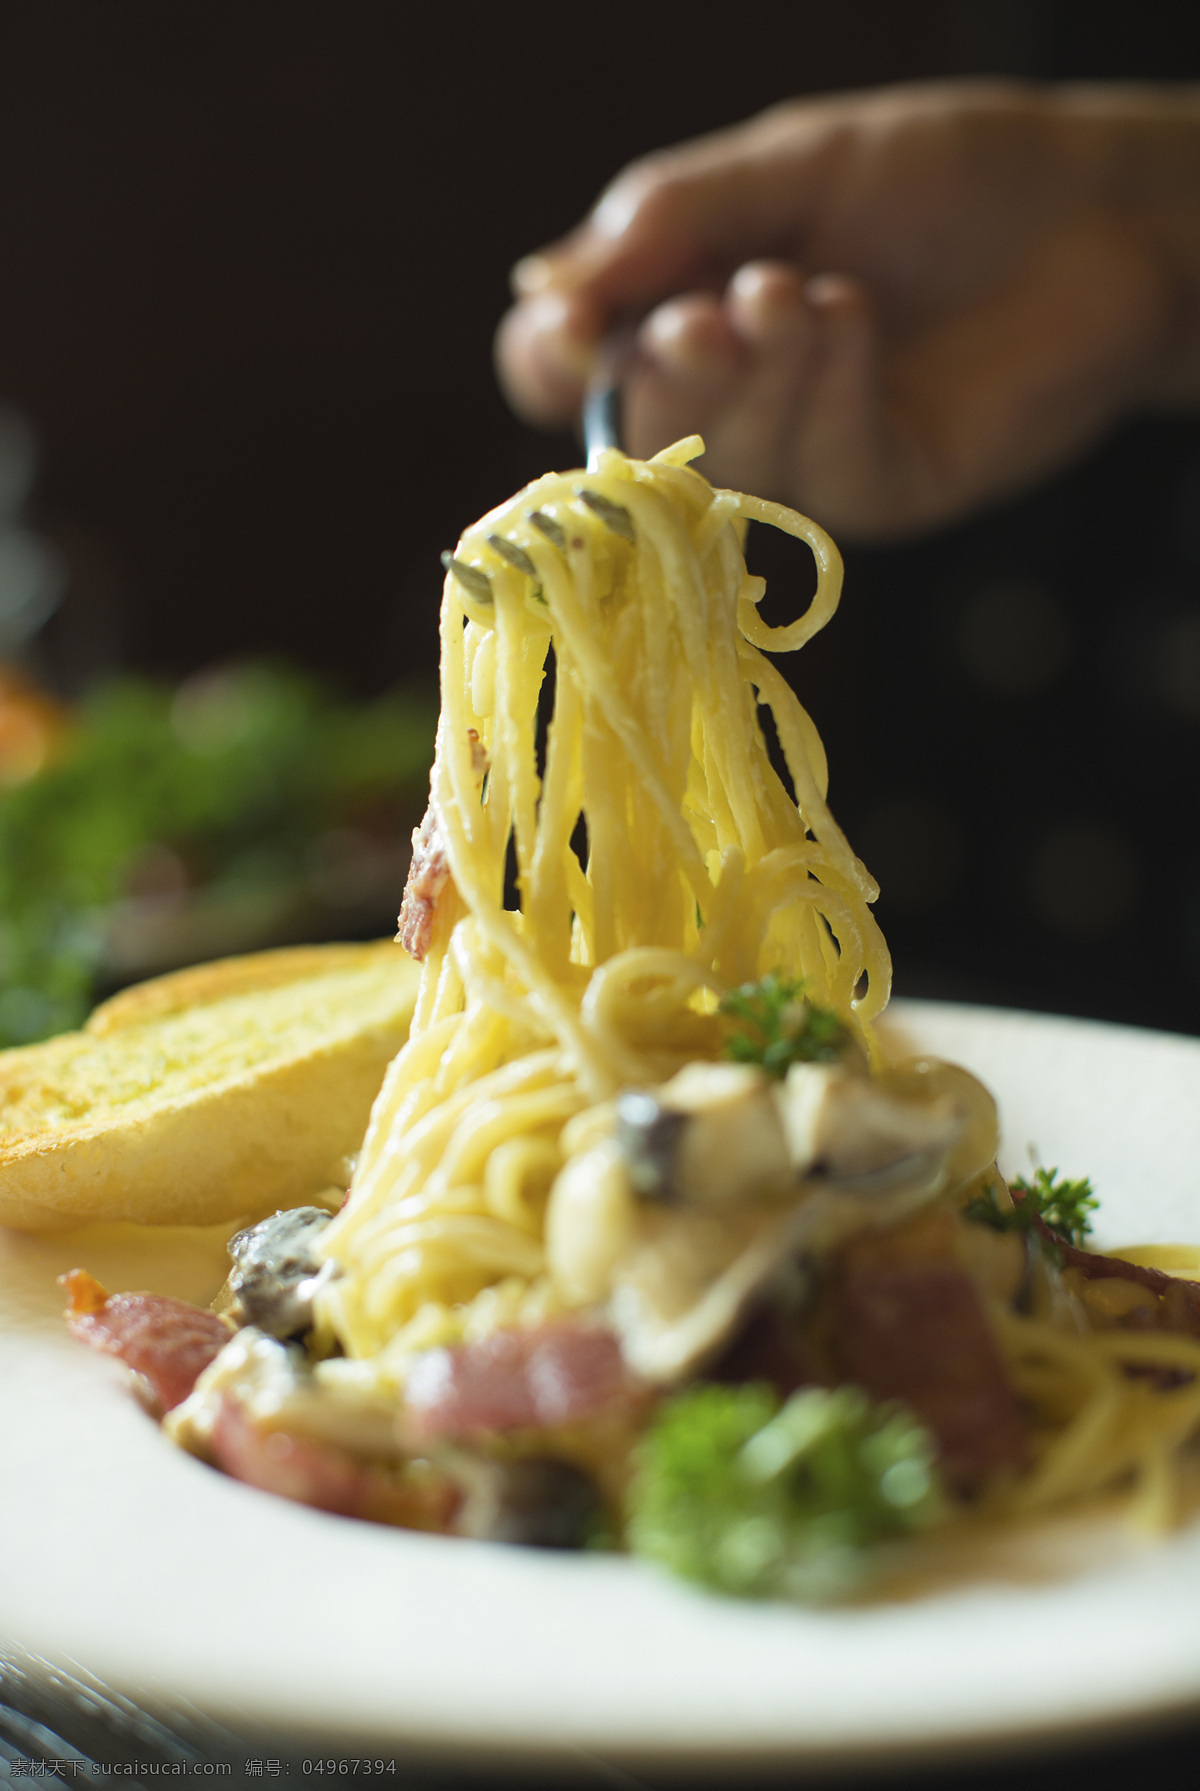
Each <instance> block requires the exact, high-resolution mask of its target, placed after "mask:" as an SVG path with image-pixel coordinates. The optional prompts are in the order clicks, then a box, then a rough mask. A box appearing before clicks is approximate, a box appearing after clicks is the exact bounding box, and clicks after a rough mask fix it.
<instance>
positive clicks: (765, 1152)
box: [547, 1060, 995, 1385]
mask: <svg viewBox="0 0 1200 1791" xmlns="http://www.w3.org/2000/svg"><path fill="white" fill-rule="evenodd" d="M960 1079H961V1086H960ZM989 1115H990V1119H989ZM994 1151H995V1123H994V1107H993V1106H992V1104H991V1100H990V1097H989V1096H988V1095H987V1094H986V1091H984V1090H983V1089H982V1088H981V1087H980V1085H979V1084H978V1083H977V1082H975V1080H974V1078H973V1077H970V1076H967V1075H966V1073H965V1072H962V1071H952V1070H951V1067H950V1066H941V1065H935V1064H933V1063H931V1062H929V1061H928V1060H923V1061H922V1062H920V1063H919V1064H918V1065H916V1066H915V1067H914V1066H909V1067H907V1068H905V1069H903V1070H900V1071H889V1072H885V1074H884V1075H883V1076H870V1075H867V1074H864V1073H860V1072H858V1071H856V1069H855V1068H854V1067H852V1066H851V1065H848V1064H846V1063H844V1062H843V1063H834V1064H819V1063H818V1064H796V1065H793V1066H792V1068H791V1069H790V1070H789V1072H788V1075H787V1077H786V1079H785V1080H784V1081H783V1082H782V1083H779V1082H772V1081H771V1080H770V1079H769V1078H768V1077H766V1076H765V1075H764V1074H763V1073H762V1072H760V1071H759V1070H757V1069H755V1068H753V1067H752V1066H746V1065H733V1064H700V1063H697V1064H689V1065H688V1066H687V1067H686V1068H685V1069H684V1070H682V1071H681V1072H680V1073H679V1075H677V1076H676V1077H674V1078H673V1079H672V1081H671V1082H668V1083H666V1084H664V1085H663V1086H662V1087H661V1088H658V1089H654V1090H646V1091H643V1090H638V1091H635V1092H633V1093H630V1094H626V1095H624V1096H622V1097H621V1100H620V1101H619V1102H618V1105H617V1118H616V1123H615V1127H614V1132H613V1136H612V1138H611V1139H609V1140H606V1141H605V1142H604V1143H602V1144H600V1145H598V1146H595V1147H593V1149H592V1150H591V1151H589V1152H588V1153H587V1154H586V1156H583V1157H580V1158H576V1159H575V1160H574V1161H573V1162H571V1163H569V1164H568V1165H567V1166H566V1167H565V1168H564V1170H563V1171H562V1172H561V1174H560V1175H559V1178H558V1180H557V1181H556V1183H555V1186H554V1189H553V1190H552V1193H551V1200H550V1207H549V1210H548V1214H547V1258H548V1262H549V1266H550V1270H551V1274H552V1275H553V1277H554V1279H555V1282H556V1285H557V1286H558V1288H559V1291H560V1293H561V1294H562V1295H563V1297H564V1298H566V1299H567V1300H568V1301H569V1302H570V1303H572V1304H575V1305H592V1304H594V1305H601V1306H605V1307H606V1309H607V1313H608V1317H609V1322H610V1323H611V1324H612V1326H613V1328H614V1329H615V1331H616V1332H617V1334H618V1336H619V1337H620V1339H621V1348H622V1352H623V1354H624V1355H625V1358H626V1360H627V1361H628V1363H629V1365H630V1367H631V1368H632V1369H634V1371H635V1372H636V1373H637V1374H639V1375H642V1376H644V1377H645V1378H646V1379H647V1380H650V1381H653V1382H655V1383H657V1384H660V1385H663V1384H670V1383H672V1382H674V1381H677V1380H680V1379H683V1378H685V1377H686V1376H687V1375H689V1374H691V1373H694V1372H695V1371H696V1369H697V1368H699V1367H701V1366H702V1365H703V1364H704V1362H705V1361H706V1360H708V1359H709V1358H710V1357H711V1356H713V1355H714V1354H716V1353H717V1351H719V1350H720V1348H721V1347H722V1345H723V1344H724V1343H726V1342H727V1341H728V1339H729V1338H730V1337H731V1336H732V1335H733V1333H734V1332H735V1331H736V1329H737V1326H738V1325H739V1323H740V1322H741V1319H742V1317H743V1315H744V1313H745V1312H746V1310H747V1308H748V1307H749V1306H750V1304H751V1303H752V1302H753V1301H754V1300H755V1299H756V1298H757V1297H758V1296H759V1295H760V1294H761V1292H762V1290H763V1288H764V1287H765V1285H766V1284H767V1283H768V1282H770V1281H771V1280H772V1279H773V1278H774V1277H775V1276H776V1275H778V1274H779V1273H780V1272H781V1270H782V1269H783V1268H784V1267H785V1266H787V1265H788V1264H795V1263H798V1262H800V1261H802V1260H804V1259H819V1258H820V1257H821V1256H822V1255H823V1254H824V1253H825V1252H827V1251H829V1250H832V1249H833V1248H835V1247H836V1246H837V1245H838V1244H839V1243H841V1242H842V1241H843V1240H844V1239H845V1238H846V1237H848V1236H850V1235H852V1234H853V1233H854V1232H856V1231H858V1230H860V1229H862V1228H863V1227H865V1226H879V1225H889V1224H893V1223H895V1222H896V1221H898V1220H899V1219H901V1218H903V1217H905V1216H906V1215H907V1214H908V1213H910V1212H912V1211H914V1210H915V1209H916V1208H918V1207H919V1206H921V1205H923V1204H924V1203H925V1202H927V1201H929V1200H932V1199H934V1198H935V1197H936V1196H937V1195H939V1194H941V1193H943V1192H944V1191H946V1190H947V1189H948V1188H950V1187H956V1186H958V1185H959V1184H960V1182H961V1181H962V1180H963V1179H964V1178H965V1177H966V1176H968V1175H971V1174H975V1173H977V1172H978V1169H979V1167H981V1165H982V1162H984V1161H988V1160H990V1157H991V1155H993V1154H994ZM981 1152H987V1153H988V1154H987V1155H986V1156H982V1157H981ZM977 1159H978V1160H977Z"/></svg>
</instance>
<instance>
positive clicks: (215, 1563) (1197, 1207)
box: [0, 1003, 1200, 1764]
mask: <svg viewBox="0 0 1200 1791" xmlns="http://www.w3.org/2000/svg"><path fill="white" fill-rule="evenodd" d="M895 1018H896V1021H897V1022H899V1023H900V1024H901V1025H902V1026H903V1027H904V1028H905V1030H906V1031H907V1032H908V1033H909V1034H910V1035H911V1036H912V1037H913V1038H914V1039H919V1041H920V1043H921V1044H922V1046H924V1047H927V1048H929V1049H931V1050H935V1051H938V1052H940V1053H942V1054H943V1055H945V1056H948V1057H953V1058H955V1059H957V1060H958V1061H960V1062H962V1063H965V1064H967V1065H969V1066H970V1067H971V1068H973V1069H974V1070H975V1071H976V1072H977V1073H979V1074H980V1075H981V1076H982V1077H983V1078H984V1079H985V1080H986V1081H987V1082H988V1083H989V1084H990V1085H991V1086H992V1087H993V1089H994V1090H995V1091H996V1092H997V1094H998V1096H999V1098H1000V1102H1001V1109H1002V1117H1003V1123H1004V1129H1005V1138H1006V1146H1005V1157H1004V1158H1003V1159H1002V1161H1005V1162H1006V1163H1007V1166H1008V1167H1010V1168H1012V1169H1016V1168H1020V1167H1023V1166H1025V1165H1026V1164H1027V1161H1028V1159H1027V1155H1026V1146H1027V1144H1028V1143H1033V1144H1035V1145H1036V1147H1037V1149H1038V1151H1039V1152H1040V1155H1041V1157H1042V1160H1043V1161H1044V1162H1046V1163H1047V1164H1058V1165H1059V1166H1061V1167H1062V1168H1063V1170H1064V1171H1067V1172H1070V1173H1072V1174H1082V1173H1090V1174H1091V1176H1092V1178H1093V1180H1094V1181H1095V1183H1096V1184H1097V1186H1098V1188H1099V1190H1100V1191H1101V1194H1102V1197H1103V1203H1104V1204H1103V1210H1102V1220H1103V1225H1102V1229H1101V1232H1100V1237H1099V1241H1100V1242H1101V1243H1102V1244H1104V1243H1108V1244H1117V1243H1121V1242H1125V1243H1132V1242H1135V1241H1146V1240H1151V1239H1173V1240H1181V1241H1192V1240H1194V1239H1197V1238H1200V1188H1198V1180H1200V1041H1192V1040H1188V1039H1181V1038H1174V1037H1167V1036H1164V1035H1158V1034H1153V1033H1145V1032H1137V1031H1133V1030H1128V1029H1125V1028H1118V1027H1107V1026H1096V1025H1089V1024H1084V1023H1081V1022H1075V1021H1068V1020H1057V1019H1046V1018H1039V1017H1036V1016H1030V1015H1025V1014H1015V1013H1001V1012H995V1011H987V1010H982V1009H977V1008H959V1007H953V1006H949V1005H940V1004H927V1003H911V1004H906V1005H900V1006H898V1009H897V1012H896V1016H895ZM184 1245H186V1249H184V1248H182V1246H184ZM221 1258H222V1251H221V1249H220V1245H219V1241H218V1240H214V1238H213V1237H212V1235H211V1234H191V1236H190V1237H189V1236H185V1237H184V1238H182V1239H181V1238H179V1237H178V1236H175V1235H169V1234H161V1233H160V1234H155V1235H154V1236H152V1237H151V1238H150V1240H149V1241H148V1242H147V1241H145V1240H144V1239H143V1240H140V1241H139V1240H138V1238H137V1237H136V1235H135V1233H134V1229H133V1228H129V1227H126V1228H122V1229H120V1230H109V1231H104V1232H102V1231H99V1230H97V1231H93V1232H92V1233H90V1234H79V1233H77V1234H75V1235H74V1236H72V1237H70V1238H65V1237H63V1236H61V1235H60V1236H58V1237H54V1238H28V1237H19V1236H16V1235H13V1234H3V1233H0V1315H2V1316H0V1436H2V1437H3V1438H4V1447H3V1457H2V1459H0V1634H2V1635H4V1636H5V1637H8V1638H11V1639H12V1640H13V1641H15V1642H16V1643H18V1644H20V1645H23V1646H24V1647H26V1648H28V1649H29V1650H31V1651H33V1652H36V1653H39V1654H41V1655H43V1656H48V1657H50V1658H52V1659H57V1660H65V1659H67V1658H71V1659H73V1660H75V1661H77V1662H81V1663H82V1664H83V1666H84V1667H86V1668H88V1669H90V1670H91V1672H92V1673H94V1674H96V1675H98V1676H100V1677H102V1678H103V1679H105V1680H107V1681H108V1682H109V1683H110V1684H114V1685H116V1686H119V1687H122V1688H124V1689H127V1690H131V1691H133V1692H134V1693H135V1695H138V1696H140V1697H142V1698H146V1699H150V1700H153V1699H155V1698H161V1699H168V1700H174V1699H175V1698H186V1699H187V1700H189V1701H190V1702H191V1703H192V1704H194V1705H199V1706H200V1707H202V1708H203V1709H206V1710H208V1711H209V1712H211V1713H212V1714H213V1715H214V1716H217V1717H220V1718H222V1719H224V1720H225V1721H227V1722H229V1723H231V1724H232V1725H233V1726H237V1725H238V1724H243V1725H245V1724H248V1723H254V1724H262V1725H265V1726H267V1727H269V1728H270V1729H271V1730H272V1731H274V1732H275V1733H284V1732H291V1733H294V1734H296V1735H298V1736H299V1735H302V1734H305V1733H307V1734H320V1735H322V1736H324V1737H325V1739H326V1740H327V1741H330V1740H332V1739H333V1738H335V1737H339V1736H340V1737H344V1738H345V1739H346V1742H347V1750H348V1751H349V1752H355V1751H357V1752H359V1753H361V1752H362V1751H363V1746H364V1744H365V1742H366V1740H367V1738H373V1739H375V1740H378V1741H380V1742H390V1743H391V1744H392V1745H393V1747H402V1746H405V1745H408V1746H419V1745H430V1746H434V1747H437V1748H442V1747H447V1748H452V1749H458V1750H463V1751H467V1750H470V1751H473V1750H476V1749H487V1750H490V1751H491V1752H492V1753H493V1754H494V1753H495V1752H501V1753H507V1752H511V1753H526V1752H533V1753H537V1754H542V1755H549V1756H554V1757H557V1758H558V1759H560V1760H561V1759H563V1758H570V1757H571V1755H572V1753H573V1751H574V1750H578V1749H586V1750H588V1751H590V1752H598V1753H602V1754H604V1755H606V1756H609V1757H619V1758H623V1759H625V1760H627V1761H636V1760H643V1761H647V1762H649V1761H652V1760H657V1761H661V1762H680V1761H683V1760H685V1759H688V1758H695V1757H697V1756H704V1757H705V1758H706V1759H708V1760H710V1761H711V1760H712V1759H714V1758H717V1757H724V1758H726V1759H728V1760H732V1761H738V1760H740V1761H742V1762H744V1763H747V1764H748V1763H749V1762H750V1761H752V1760H755V1761H764V1762H765V1761H767V1760H780V1759H783V1760H787V1761H789V1762H794V1763H796V1764H801V1763H817V1762H830V1761H831V1760H832V1761H837V1762H840V1763H845V1762H847V1761H849V1760H851V1759H853V1760H862V1759H864V1758H878V1757H880V1756H886V1757H887V1758H889V1759H892V1760H895V1759H897V1758H898V1757H911V1756H912V1755H913V1754H915V1753H917V1752H927V1751H929V1750H934V1749H941V1748H947V1747H950V1748H961V1747H963V1746H967V1747H971V1746H975V1745H984V1744H988V1743H992V1742H993V1741H994V1740H996V1739H997V1738H1000V1737H1005V1738H1011V1737H1013V1736H1017V1735H1020V1736H1026V1737H1033V1736H1042V1735H1050V1734H1054V1735H1056V1736H1059V1737H1061V1736H1064V1735H1068V1734H1072V1733H1076V1732H1080V1731H1085V1730H1086V1731H1089V1732H1094V1729H1095V1727H1096V1726H1097V1725H1100V1724H1105V1725H1107V1724H1112V1723H1117V1722H1124V1721H1130V1720H1134V1719H1139V1718H1145V1717H1150V1716H1154V1715H1157V1714H1159V1713H1161V1712H1166V1711H1172V1710H1181V1709H1187V1708H1189V1707H1192V1706H1193V1705H1197V1706H1200V1528H1193V1529H1191V1530H1189V1531H1187V1532H1185V1533H1184V1534H1181V1535H1179V1536H1177V1537H1175V1538H1174V1539H1172V1540H1170V1541H1169V1542H1167V1543H1165V1544H1162V1545H1158V1546H1155V1547H1153V1548H1147V1547H1143V1546H1139V1545H1137V1544H1135V1542H1134V1541H1133V1540H1132V1539H1131V1538H1129V1537H1128V1536H1121V1535H1118V1534H1117V1533H1115V1532H1111V1531H1109V1530H1104V1531H1100V1532H1097V1531H1096V1530H1095V1529H1094V1528H1093V1529H1092V1530H1087V1529H1080V1528H1079V1527H1078V1526H1072V1527H1071V1529H1070V1530H1067V1531H1064V1530H1062V1529H1060V1530H1059V1531H1058V1532H1057V1533H1055V1532H1048V1533H1047V1535H1046V1536H1043V1538H1042V1541H1041V1550H1040V1556H1039V1558H1038V1559H1037V1560H1035V1559H1034V1555H1035V1551H1034V1550H1032V1548H1031V1550H1030V1553H1029V1555H1028V1557H1027V1558H1026V1564H1027V1566H1028V1571H1027V1572H1026V1573H1024V1575H1022V1573H1021V1572H1020V1571H1016V1572H1014V1570H1013V1565H1012V1562H1011V1560H1009V1562H1008V1563H1007V1565H1004V1564H1003V1563H1002V1562H1000V1561H999V1560H994V1561H993V1562H992V1564H991V1566H990V1567H989V1568H987V1569H986V1570H985V1571H982V1573H980V1572H976V1574H975V1575H974V1577H969V1578H965V1579H962V1578H960V1579H959V1580H958V1581H957V1582H956V1581H954V1580H952V1579H943V1581H942V1582H941V1583H940V1585H939V1587H938V1589H936V1590H933V1591H926V1592H925V1593H923V1594H922V1595H919V1596H909V1597H907V1598H896V1599H893V1600H892V1601H890V1602H888V1603H886V1604H876V1605H874V1606H871V1605H867V1606H864V1607H859V1608H854V1609H842V1610H833V1611H815V1612H813V1611H803V1610H792V1609H788V1608H780V1607H772V1606H760V1605H752V1604H738V1603H734V1602H732V1601H726V1600H721V1599H717V1598H710V1597H708V1596H705V1595H702V1594H699V1593H695V1592H692V1591H690V1590H688V1589H687V1588H683V1587H679V1586H676V1585H673V1584H669V1583H667V1582H666V1581H665V1580H663V1579H661V1578H659V1577H658V1576H657V1575H656V1574H655V1573H653V1572H651V1571H649V1570H647V1569H646V1568H644V1567H642V1566H640V1565H637V1564H634V1563H632V1562H629V1561H625V1560H619V1559H611V1558H608V1559H606V1558H601V1557H571V1556H555V1555H545V1554H537V1553H532V1552H525V1551H521V1550H516V1549H505V1548H500V1547H490V1546H488V1545H483V1544H471V1543H464V1542H455V1541H447V1540H444V1539H441V1538H434V1537H422V1536H415V1535H407V1534H404V1533H402V1532H399V1531H392V1530H386V1529H377V1528H373V1527H371V1526H369V1525H366V1524H360V1523H355V1522H353V1521H351V1520H348V1519H342V1518H337V1517H330V1516H326V1515H324V1514H322V1513H318V1512H313V1511H309V1510H305V1509H302V1508H300V1507H298V1506H293V1505H288V1504H286V1503H284V1502H283V1501H282V1500H278V1499H274V1498H271V1497H268V1496H267V1495H265V1494H262V1493H259V1492H256V1491H254V1490H253V1489H251V1488H248V1487H245V1486H241V1485H239V1484H237V1483H236V1482H234V1481H232V1480H228V1479H225V1478H223V1477H222V1476H221V1475H219V1474H216V1473H213V1472H211V1471H210V1470H209V1469H207V1468H206V1467H204V1466H203V1465H202V1464H200V1463H199V1462H196V1461H193V1460H191V1459H190V1458H189V1457H187V1456H185V1455H182V1454H180V1453H178V1452H177V1451H175V1450H174V1449H172V1448H171V1447H170V1446H169V1445H168V1444H167V1443H166V1442H165V1441H164V1440H163V1439H162V1438H161V1437H160V1435H159V1434H158V1432H157V1431H156V1430H155V1428H154V1427H153V1426H152V1425H151V1424H150V1423H149V1422H148V1421H147V1420H146V1419H145V1418H144V1417H143V1416H142V1414H141V1413H140V1411H139V1410H138V1409H137V1407H136V1406H135V1405H134V1404H133V1402H132V1401H131V1400H130V1399H129V1398H128V1397H127V1396H126V1394H125V1392H124V1391H123V1389H122V1386H121V1382H120V1371H119V1370H118V1369H117V1367H116V1365H115V1364H113V1363H111V1362H108V1361H106V1360H105V1359H103V1358H100V1357H97V1356H95V1355H93V1354H91V1353H90V1352H89V1351H87V1350H85V1349H82V1348H80V1347H79V1345H78V1344H75V1343H73V1342H72V1341H71V1340H70V1339H69V1338H68V1337H67V1336H66V1335H65V1334H64V1332H63V1330H62V1326H61V1321H60V1318H59V1308H60V1298H59V1295H58V1292H57V1290H56V1289H55V1287H54V1285H53V1277H54V1275H55V1274H56V1273H58V1272H59V1271H60V1270H61V1269H63V1268H66V1267H71V1266H74V1265H75V1264H76V1263H79V1264H81V1265H82V1266H85V1267H87V1268H89V1269H91V1270H92V1272H93V1273H95V1274H96V1275H98V1276H99V1278H100V1279H101V1280H104V1281H106V1283H107V1284H108V1285H110V1286H120V1285H126V1286H128V1285H131V1284H132V1285H141V1286H154V1287H158V1288H160V1289H161V1290H162V1291H166V1292H176V1293H179V1294H182V1295H183V1296H184V1297H188V1298H203V1297H207V1296H208V1295H209V1294H210V1293H211V1291H212V1290H213V1288H214V1287H215V1285H216V1284H217V1282H218V1281H219V1280H220V1277H221V1272H222V1271H221V1266H220V1265H221ZM1089 1551H1090V1552H1089ZM1047 1554H1048V1555H1049V1556H1050V1558H1051V1559H1052V1560H1053V1562H1054V1565H1055V1566H1056V1567H1057V1568H1060V1569H1061V1568H1062V1567H1064V1566H1066V1565H1068V1564H1069V1563H1070V1561H1071V1560H1072V1558H1073V1554H1074V1556H1075V1557H1080V1556H1082V1557H1084V1558H1086V1559H1085V1564H1084V1565H1083V1566H1080V1565H1079V1560H1078V1559H1076V1567H1077V1571H1076V1573H1075V1574H1074V1575H1073V1576H1072V1577H1068V1578H1065V1579H1064V1578H1062V1577H1058V1578H1051V1579H1046V1578H1045V1577H1039V1575H1040V1574H1041V1569H1042V1567H1043V1566H1044V1563H1045V1559H1046V1557H1047ZM1097 1554H1098V1556H1099V1558H1098V1559H1097ZM1022 1579H1023V1580H1024V1583H1022ZM575 1757H576V1758H578V1755H577V1754H576V1755H575Z"/></svg>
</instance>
